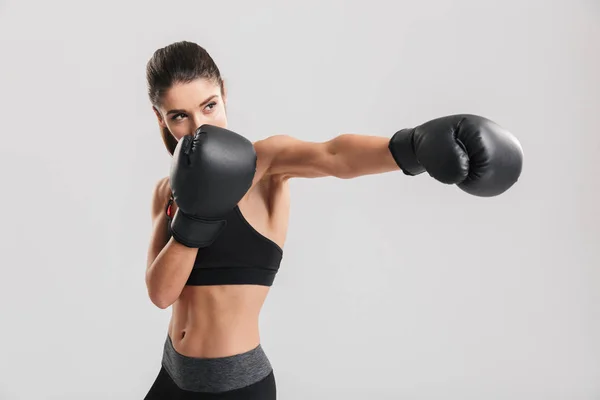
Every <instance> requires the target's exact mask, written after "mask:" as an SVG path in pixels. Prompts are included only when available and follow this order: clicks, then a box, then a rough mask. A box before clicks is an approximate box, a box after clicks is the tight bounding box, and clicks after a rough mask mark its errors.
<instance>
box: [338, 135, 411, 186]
mask: <svg viewBox="0 0 600 400" xmlns="http://www.w3.org/2000/svg"><path fill="white" fill-rule="evenodd" d="M389 142H390V138H388V137H382V136H368V135H356V134H342V135H339V136H337V137H335V138H334V139H332V140H331V141H329V142H328V148H329V152H331V153H332V154H333V155H334V157H335V160H336V161H335V165H336V166H335V169H336V171H337V173H336V176H338V177H340V178H344V179H350V178H355V177H358V176H362V175H372V174H381V173H384V172H391V171H398V170H399V168H398V165H397V164H396V161H394V158H393V157H392V154H391V153H390V151H389V149H388V145H389Z"/></svg>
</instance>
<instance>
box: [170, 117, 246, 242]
mask: <svg viewBox="0 0 600 400" xmlns="http://www.w3.org/2000/svg"><path fill="white" fill-rule="evenodd" d="M255 172H256V152H255V150H254V146H253V145H252V143H251V142H250V141H249V140H248V139H246V138H244V137H243V136H240V135H238V134H237V133H235V132H232V131H230V130H227V129H224V128H219V127H216V126H212V125H202V126H201V127H200V128H198V129H197V130H196V132H195V133H194V134H193V135H187V136H184V137H183V138H182V139H181V140H180V141H179V143H178V144H177V146H176V147H175V151H174V152H173V161H172V164H171V172H170V184H171V191H172V192H173V199H174V201H175V203H176V204H177V206H178V209H177V212H176V213H175V216H174V217H173V220H172V222H171V232H172V235H173V238H174V239H175V240H177V241H178V242H180V243H181V244H183V245H185V246H187V247H193V248H201V247H207V246H210V245H211V244H212V243H213V242H214V240H215V239H216V238H217V237H218V236H219V234H220V233H221V232H222V230H223V229H224V228H225V226H226V220H225V219H224V216H225V215H226V214H227V213H228V212H229V211H231V210H232V209H233V208H234V207H235V206H236V205H237V203H238V202H239V201H240V200H241V199H242V197H243V196H244V195H245V194H246V192H247V191H248V189H250V186H251V185H252V180H253V178H254V174H255Z"/></svg>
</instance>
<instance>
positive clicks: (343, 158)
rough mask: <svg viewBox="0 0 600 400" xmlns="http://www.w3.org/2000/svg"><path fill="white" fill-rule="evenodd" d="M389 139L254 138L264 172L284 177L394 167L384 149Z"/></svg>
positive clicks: (342, 175) (369, 171) (363, 172)
mask: <svg viewBox="0 0 600 400" xmlns="http://www.w3.org/2000/svg"><path fill="white" fill-rule="evenodd" d="M389 142H390V139H389V138H387V137H380V136H368V135H357V134H342V135H339V136H336V137H335V138H333V139H331V140H329V141H326V142H305V141H302V140H299V139H296V138H293V137H291V136H286V135H277V136H271V137H269V138H267V139H264V140H263V141H260V142H257V143H256V144H255V148H256V150H257V155H258V156H259V160H260V158H261V157H262V158H263V160H262V161H263V162H262V164H263V165H264V166H263V168H264V169H265V174H269V175H279V176H283V177H286V178H292V177H301V178H317V177H325V176H333V177H337V178H341V179H351V178H356V177H359V176H363V175H372V174H381V173H384V172H391V171H398V170H399V168H398V165H397V164H396V161H395V160H394V158H393V157H392V154H391V153H390V151H389V149H388V145H389Z"/></svg>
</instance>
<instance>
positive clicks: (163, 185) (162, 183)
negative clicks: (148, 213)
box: [152, 177, 171, 216]
mask: <svg viewBox="0 0 600 400" xmlns="http://www.w3.org/2000/svg"><path fill="white" fill-rule="evenodd" d="M170 196H171V185H170V184H169V177H164V178H161V179H159V180H158V182H156V184H155V185H154V188H153V191H152V215H153V216H156V215H158V214H160V213H162V211H163V208H164V207H165V205H166V204H167V202H168V201H169V198H170Z"/></svg>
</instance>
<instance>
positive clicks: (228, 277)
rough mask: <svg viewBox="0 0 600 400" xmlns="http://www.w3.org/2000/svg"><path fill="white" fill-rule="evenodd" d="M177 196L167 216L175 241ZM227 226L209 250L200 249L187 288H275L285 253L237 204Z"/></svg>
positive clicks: (170, 202)
mask: <svg viewBox="0 0 600 400" xmlns="http://www.w3.org/2000/svg"><path fill="white" fill-rule="evenodd" d="M172 207H173V197H172V196H171V198H170V199H169V202H168V204H167V207H166V210H165V214H166V216H167V220H168V223H167V231H168V232H167V234H168V237H169V238H171V236H172V234H171V220H172V217H173V215H172V214H173V213H172ZM225 220H226V221H227V225H226V226H225V229H224V230H223V231H222V232H221V234H220V235H219V236H218V237H217V239H216V240H215V241H214V242H213V243H212V244H211V245H210V246H208V247H204V248H200V249H198V254H197V255H196V260H195V261H194V267H193V269H192V272H191V273H190V276H189V278H188V280H187V282H186V285H192V286H206V285H262V286H271V285H272V284H273V281H274V280H275V275H276V274H277V271H278V270H279V265H280V264H281V259H282V258H283V250H282V249H281V247H279V245H277V244H276V243H275V242H273V241H272V240H270V239H268V238H267V237H265V236H263V235H262V234H260V233H259V232H258V231H257V230H256V229H254V227H252V225H250V223H249V222H248V221H247V220H246V218H244V216H243V215H242V213H241V211H240V209H239V207H238V206H237V205H236V206H235V207H234V208H233V209H232V210H231V211H230V212H229V213H228V214H227V215H226V216H225Z"/></svg>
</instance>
